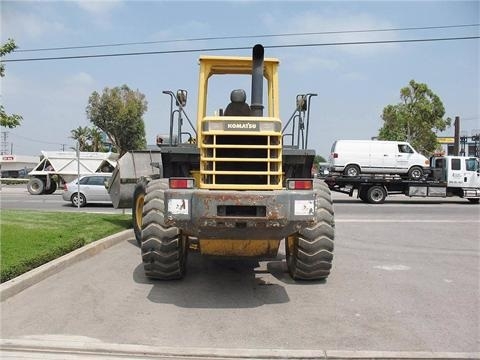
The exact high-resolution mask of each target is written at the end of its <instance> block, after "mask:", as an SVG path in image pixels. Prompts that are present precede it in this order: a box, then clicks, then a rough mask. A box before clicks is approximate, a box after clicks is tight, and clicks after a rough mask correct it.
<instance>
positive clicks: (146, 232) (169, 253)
mask: <svg viewBox="0 0 480 360" xmlns="http://www.w3.org/2000/svg"><path fill="white" fill-rule="evenodd" d="M167 189H168V179H159V180H152V181H151V182H149V183H148V185H147V186H146V191H145V202H144V206H143V221H142V233H141V251H142V260H143V265H144V269H145V275H146V276H147V277H149V278H152V279H159V280H172V279H181V278H182V277H183V276H184V275H185V269H186V257H187V245H188V237H187V236H185V235H183V234H182V231H181V230H180V229H179V228H177V227H173V226H167V225H166V224H165V190H167Z"/></svg>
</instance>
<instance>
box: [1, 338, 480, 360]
mask: <svg viewBox="0 0 480 360" xmlns="http://www.w3.org/2000/svg"><path fill="white" fill-rule="evenodd" d="M28 353H32V354H35V356H36V357H35V359H57V358H58V356H65V355H66V354H68V358H69V359H95V358H98V359H100V358H101V359H105V358H108V359H112V360H113V359H125V358H129V359H222V360H228V359H231V360H238V359H325V360H326V359H404V360H406V359H420V360H423V359H434V360H440V359H478V358H479V355H480V353H478V352H477V353H469V352H430V351H339V350H300V349H298V350H293V349H228V348H193V347H192V348H173V347H164V346H150V345H133V344H108V343H103V342H100V341H95V340H94V339H88V340H80V339H79V340H78V341H72V340H67V339H61V338H60V339H49V340H31V339H28V340H27V339H1V340H0V354H1V355H2V356H6V358H9V357H8V356H9V355H11V356H15V355H17V356H19V355H20V354H22V355H25V354H28ZM12 358H13V357H12Z"/></svg>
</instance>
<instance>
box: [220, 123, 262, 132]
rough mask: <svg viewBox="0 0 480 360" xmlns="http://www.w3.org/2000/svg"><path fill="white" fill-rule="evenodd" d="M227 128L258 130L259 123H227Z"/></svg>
mask: <svg viewBox="0 0 480 360" xmlns="http://www.w3.org/2000/svg"><path fill="white" fill-rule="evenodd" d="M225 129H226V130H257V129H258V124H256V123H226V124H225Z"/></svg>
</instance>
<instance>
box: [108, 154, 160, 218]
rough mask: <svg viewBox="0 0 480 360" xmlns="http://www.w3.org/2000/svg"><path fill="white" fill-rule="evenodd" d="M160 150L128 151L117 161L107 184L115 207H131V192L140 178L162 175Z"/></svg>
mask: <svg viewBox="0 0 480 360" xmlns="http://www.w3.org/2000/svg"><path fill="white" fill-rule="evenodd" d="M162 176H163V171H162V154H161V152H160V151H149V150H145V151H129V152H128V153H126V154H125V155H123V156H122V157H121V158H120V159H119V160H118V161H117V166H116V167H115V170H114V171H113V173H112V178H111V180H110V183H109V185H108V193H109V194H110V198H111V199H112V203H113V206H114V207H115V208H117V209H124V208H131V207H132V204H133V192H134V191H135V185H136V184H137V183H138V181H139V180H140V178H142V177H146V178H151V177H162Z"/></svg>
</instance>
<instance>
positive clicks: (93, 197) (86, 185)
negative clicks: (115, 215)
mask: <svg viewBox="0 0 480 360" xmlns="http://www.w3.org/2000/svg"><path fill="white" fill-rule="evenodd" d="M110 178H111V174H98V173H97V174H91V175H84V176H81V177H80V192H79V190H78V188H79V186H78V179H75V180H73V181H71V182H69V183H66V184H65V185H64V186H63V195H62V197H63V200H65V201H70V202H71V203H72V205H73V206H78V203H79V202H80V207H84V206H85V205H87V204H88V203H109V204H111V203H112V200H111V199H110V195H109V194H108V192H107V188H106V187H105V184H106V183H107V182H108V181H109V180H110Z"/></svg>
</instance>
